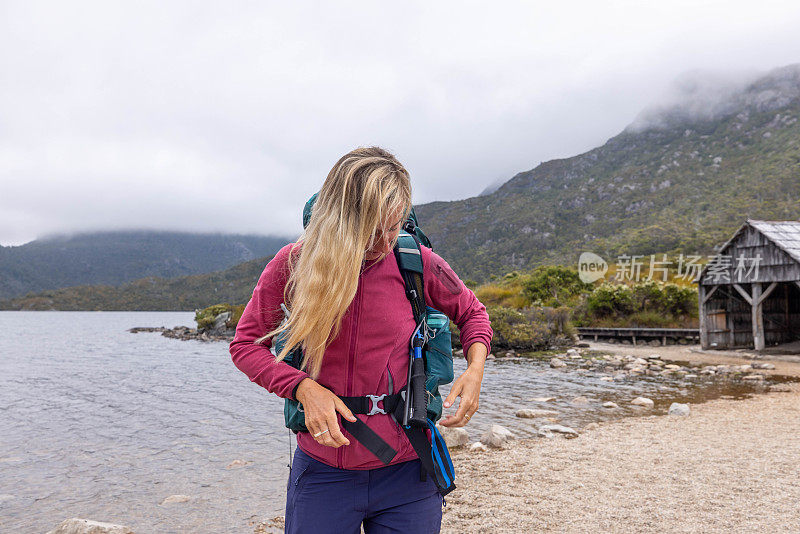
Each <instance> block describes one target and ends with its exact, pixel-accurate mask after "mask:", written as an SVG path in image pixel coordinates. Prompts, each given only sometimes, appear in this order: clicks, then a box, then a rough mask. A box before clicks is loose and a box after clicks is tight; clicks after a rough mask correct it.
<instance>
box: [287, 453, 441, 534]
mask: <svg viewBox="0 0 800 534" xmlns="http://www.w3.org/2000/svg"><path fill="white" fill-rule="evenodd" d="M362 522H363V525H364V532H365V534H383V533H388V532H394V533H401V532H402V533H404V534H409V533H414V534H417V533H418V534H435V533H438V532H439V529H440V528H441V524H442V497H441V495H440V494H439V492H438V491H437V490H436V485H435V484H434V482H433V481H432V480H431V478H430V477H426V480H425V482H422V481H420V461H419V460H411V461H408V462H400V463H398V464H394V465H389V466H386V467H378V468H376V469H369V470H350V469H338V468H336V467H331V466H329V465H327V464H324V463H322V462H320V461H318V460H315V459H314V458H312V457H310V456H309V455H307V454H306V453H305V452H303V451H302V450H301V449H300V448H299V447H298V449H297V451H296V452H295V455H294V461H293V462H292V469H291V473H290V474H289V481H288V483H287V489H286V530H285V532H286V533H291V534H295V533H301V534H305V533H313V534H325V533H336V534H351V533H352V534H359V532H360V531H361V524H362Z"/></svg>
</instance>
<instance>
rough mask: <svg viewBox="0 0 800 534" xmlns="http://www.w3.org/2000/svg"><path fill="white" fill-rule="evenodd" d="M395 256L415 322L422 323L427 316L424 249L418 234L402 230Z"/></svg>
mask: <svg viewBox="0 0 800 534" xmlns="http://www.w3.org/2000/svg"><path fill="white" fill-rule="evenodd" d="M394 257H395V259H396V260H397V266H398V268H399V269H400V275H401V276H402V277H403V284H404V285H405V287H406V297H408V300H409V302H410V303H411V311H412V312H413V313H414V322H415V323H417V324H420V322H422V319H423V318H424V316H425V308H426V305H425V284H424V281H423V279H422V270H423V265H422V251H421V249H420V242H419V239H418V238H417V236H416V235H414V234H410V233H406V232H401V233H400V234H399V235H398V236H397V244H396V245H395V247H394Z"/></svg>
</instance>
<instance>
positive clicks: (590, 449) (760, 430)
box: [442, 345, 800, 533]
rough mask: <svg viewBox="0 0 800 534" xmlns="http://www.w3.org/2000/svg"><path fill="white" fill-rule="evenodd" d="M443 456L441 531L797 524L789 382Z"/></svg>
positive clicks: (796, 421) (797, 403)
mask: <svg viewBox="0 0 800 534" xmlns="http://www.w3.org/2000/svg"><path fill="white" fill-rule="evenodd" d="M593 348H595V349H601V350H608V351H609V352H618V353H621V352H624V353H625V354H632V353H633V354H635V353H636V350H638V349H637V348H635V347H613V346H605V345H603V346H593ZM641 350H643V351H648V352H653V350H652V349H651V348H650V349H646V348H642V349H641ZM661 352H662V353H664V357H665V358H668V359H670V360H673V361H680V360H682V359H683V360H685V361H693V362H702V363H708V364H723V363H727V364H736V363H738V364H742V363H747V361H748V360H746V359H742V355H737V354H719V353H716V354H715V353H709V354H706V353H701V352H695V351H690V349H687V348H685V347H674V348H672V347H670V348H668V347H664V348H662V350H661ZM773 363H774V364H775V367H776V368H775V369H774V370H771V371H769V372H770V373H780V374H783V375H790V376H800V363H797V362H795V361H780V360H775V361H773ZM452 456H453V462H454V464H455V466H456V470H457V485H458V489H457V490H456V491H455V492H454V493H453V494H451V495H450V496H449V497H448V498H447V507H446V508H445V512H444V519H443V523H442V532H444V533H456V532H492V533H495V532H733V531H735V532H798V531H800V507H798V506H797V503H798V502H800V477H798V474H799V473H800V468H798V466H800V387H799V385H798V384H797V383H787V384H781V385H780V386H779V387H774V388H771V391H770V392H769V393H764V394H758V395H753V396H752V397H750V398H748V399H745V400H729V399H716V400H711V401H708V402H705V403H701V404H696V405H692V406H691V412H690V414H689V415H688V416H673V415H649V414H646V413H643V414H642V415H641V416H638V417H626V418H623V419H619V420H616V421H607V422H603V423H600V424H599V425H592V428H591V429H584V430H582V431H581V433H580V436H579V437H578V438H575V439H564V438H562V437H554V438H552V439H541V438H539V439H520V440H510V441H508V442H507V443H506V444H504V445H503V447H502V448H500V449H489V450H488V451H485V452H481V451H476V450H469V449H468V448H462V449H455V450H453V451H452Z"/></svg>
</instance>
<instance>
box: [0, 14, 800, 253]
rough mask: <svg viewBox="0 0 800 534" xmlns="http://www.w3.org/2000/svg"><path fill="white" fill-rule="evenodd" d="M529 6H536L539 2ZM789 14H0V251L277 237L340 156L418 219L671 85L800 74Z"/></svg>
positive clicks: (582, 138) (576, 148) (592, 133)
mask: <svg viewBox="0 0 800 534" xmlns="http://www.w3.org/2000/svg"><path fill="white" fill-rule="evenodd" d="M545 4H546V5H545ZM798 27H800V3H797V2H769V1H761V2H758V3H753V2H738V3H737V2H731V1H714V2H709V1H706V2H704V1H700V0H693V1H688V2H682V1H681V2H677V1H670V2H663V1H659V2H642V1H637V2H597V1H588V2H558V3H554V2H547V3H544V2H523V1H520V2H498V1H496V2H465V1H453V2H404V3H402V6H400V5H389V3H386V2H366V1H364V2H345V1H337V2H264V1H258V2H199V1H191V2H175V1H170V2H163V1H160V2H135V3H133V2H130V3H123V2H109V1H101V2H74V1H73V2H55V1H54V2H31V1H21V2H0V97H1V98H0V244H3V245H9V244H21V243H24V242H26V241H29V240H31V239H34V238H35V237H36V236H38V235H43V234H46V233H51V232H66V231H75V230H95V229H116V228H130V227H136V228H159V229H175V230H195V231H225V232H245V233H261V234H266V233H284V234H289V233H295V232H298V231H299V229H300V223H299V219H300V211H301V209H302V205H303V202H304V201H305V199H306V198H307V197H308V196H310V195H311V194H312V193H313V192H314V191H316V190H317V188H318V187H319V185H320V184H321V183H322V181H323V180H324V178H325V176H326V175H327V172H328V170H329V169H330V167H331V166H332V164H333V163H334V162H335V161H336V160H337V159H338V158H339V157H340V156H341V155H342V154H343V153H345V152H347V151H348V150H350V149H351V148H353V147H355V146H358V145H365V144H377V145H380V146H384V147H386V148H388V149H390V150H392V151H393V152H395V154H396V155H397V156H398V157H399V158H400V160H401V161H402V162H403V163H404V164H405V165H406V167H407V168H408V169H409V170H410V172H411V174H412V180H413V187H414V199H415V202H417V203H422V202H428V201H431V200H451V199H457V198H465V197H469V196H474V195H476V194H478V193H479V192H480V191H481V190H483V189H484V188H485V187H486V186H487V185H489V184H490V183H492V182H495V181H497V180H498V179H504V180H505V179H508V178H511V176H513V175H514V174H515V173H517V172H520V171H524V170H528V169H530V168H532V167H534V166H536V165H537V164H538V163H539V162H541V161H546V160H548V159H553V158H557V157H567V156H571V155H575V154H577V153H580V152H582V151H584V150H587V149H589V148H592V147H594V146H597V145H599V144H602V143H603V142H605V141H606V140H607V139H608V138H609V137H611V136H613V135H615V134H616V133H618V132H619V131H620V130H622V129H623V128H624V127H625V126H626V125H627V124H629V123H630V122H631V121H632V120H633V119H634V117H635V116H636V115H637V114H638V113H639V111H641V109H642V108H643V107H645V106H647V105H648V104H652V103H653V102H657V101H659V99H663V98H664V95H666V94H669V93H670V86H671V85H670V84H671V83H672V82H673V80H675V79H676V78H677V77H678V76H680V75H681V74H682V73H685V72H686V71H692V70H713V71H718V72H719V71H722V72H753V71H766V70H769V69H771V68H774V67H778V66H782V65H786V64H790V63H797V62H800V37H798V34H797V28H798Z"/></svg>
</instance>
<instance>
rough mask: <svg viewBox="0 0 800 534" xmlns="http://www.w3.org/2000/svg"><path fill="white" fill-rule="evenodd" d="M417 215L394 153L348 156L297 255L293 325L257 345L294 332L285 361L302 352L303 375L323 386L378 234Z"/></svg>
mask: <svg viewBox="0 0 800 534" xmlns="http://www.w3.org/2000/svg"><path fill="white" fill-rule="evenodd" d="M410 209H411V180H410V178H409V175H408V171H406V169H405V167H403V165H402V164H401V163H400V162H399V161H397V159H396V158H395V157H394V156H393V155H392V154H391V153H389V152H387V151H386V150H384V149H382V148H378V147H366V148H363V147H362V148H357V149H355V150H353V151H351V152H349V153H347V154H345V155H344V156H342V158H341V159H339V161H337V162H336V164H335V165H334V166H333V168H332V169H331V171H330V172H329V173H328V177H327V179H326V180H325V183H324V184H323V185H322V189H321V190H320V192H319V195H318V197H317V200H316V202H315V204H314V207H313V210H312V214H311V219H310V220H309V223H308V226H307V227H306V229H305V232H304V233H303V235H302V236H301V237H300V238H299V239H298V240H297V243H295V244H294V246H293V247H292V250H291V253H290V254H289V257H290V261H289V268H290V270H291V271H290V275H289V279H288V281H287V284H286V288H285V289H284V301H285V303H286V306H287V308H288V309H289V310H290V315H289V318H288V320H287V321H285V322H284V323H283V324H281V325H280V326H279V327H278V328H276V329H275V330H273V331H272V332H269V333H267V334H266V335H265V336H263V337H261V338H259V339H257V340H256V341H255V342H256V343H261V342H263V341H264V340H266V339H268V338H271V337H272V336H275V335H277V334H279V333H281V332H286V334H284V336H287V335H288V338H287V339H286V342H285V344H284V346H283V349H282V350H281V351H280V353H279V354H277V360H278V361H280V360H283V358H284V357H285V356H286V355H287V354H288V353H289V352H290V351H291V350H292V349H294V348H295V347H298V346H300V347H302V349H303V352H304V357H303V362H302V366H301V367H302V368H303V369H306V372H308V373H309V375H311V377H312V378H314V379H316V378H317V377H318V376H319V372H320V368H321V367H322V358H323V355H324V353H325V349H326V348H327V346H328V345H329V344H330V343H331V341H333V340H334V339H335V338H336V336H337V335H338V334H339V330H340V327H341V322H342V317H343V316H344V314H345V312H346V311H347V308H348V307H349V306H350V303H351V302H352V301H353V298H354V297H355V294H356V290H357V289H358V280H359V275H360V274H361V270H362V267H363V262H364V259H365V254H366V251H367V250H368V249H370V248H372V246H373V244H374V242H375V237H376V231H377V230H378V227H379V226H380V225H381V224H383V223H384V222H385V219H386V217H387V216H389V215H390V214H393V213H398V212H400V213H402V219H401V224H402V222H403V221H405V219H406V217H407V216H408V213H409V211H410ZM392 245H394V243H392ZM298 248H299V249H300V250H299V255H297V254H295V252H296V251H297V249H298ZM295 257H296V258H297V259H296V261H292V259H291V258H295Z"/></svg>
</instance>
